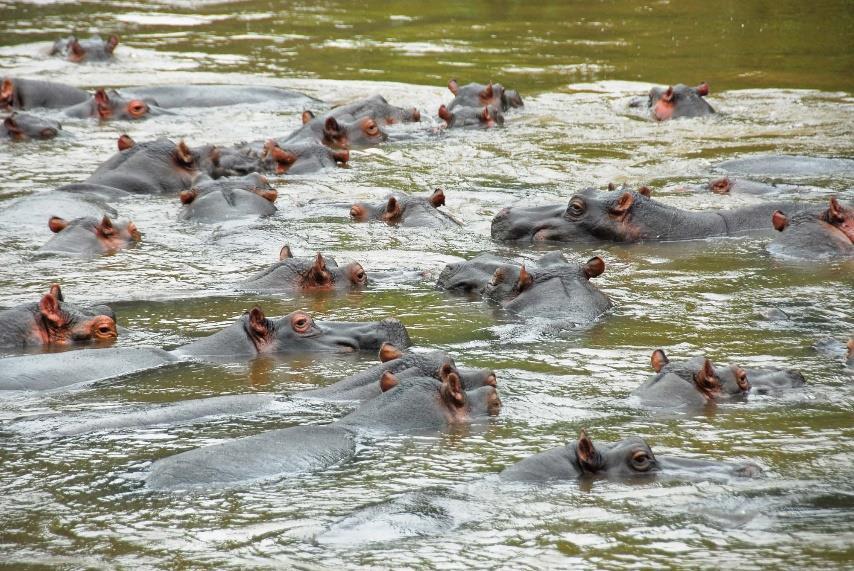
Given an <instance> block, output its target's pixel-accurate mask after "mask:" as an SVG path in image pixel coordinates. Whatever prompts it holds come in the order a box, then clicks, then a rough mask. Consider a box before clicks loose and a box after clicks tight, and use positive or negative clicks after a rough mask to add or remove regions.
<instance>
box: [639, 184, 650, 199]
mask: <svg viewBox="0 0 854 571" xmlns="http://www.w3.org/2000/svg"><path fill="white" fill-rule="evenodd" d="M638 194H640V195H641V196H645V197H647V198H649V197H650V196H652V189H651V188H649V187H648V186H642V187H640V188H639V189H638Z"/></svg>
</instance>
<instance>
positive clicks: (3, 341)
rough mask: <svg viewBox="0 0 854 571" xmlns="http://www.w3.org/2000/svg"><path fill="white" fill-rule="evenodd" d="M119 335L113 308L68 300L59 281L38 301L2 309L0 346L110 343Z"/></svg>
mask: <svg viewBox="0 0 854 571" xmlns="http://www.w3.org/2000/svg"><path fill="white" fill-rule="evenodd" d="M117 335H118V331H117V328H116V316H115V313H113V311H112V309H110V308H109V307H107V306H93V307H86V306H80V305H74V304H71V303H66V302H65V301H64V298H63V295H62V290H60V288H59V285H58V284H54V285H53V286H52V287H51V290H50V293H47V294H45V295H44V296H43V297H42V298H41V300H40V301H39V302H37V303H26V304H23V305H19V306H17V307H13V308H10V309H6V310H3V311H0V348H16V349H23V348H31V347H45V348H47V347H57V346H59V347H61V346H70V345H78V344H83V343H111V342H113V341H115V339H116V337H117Z"/></svg>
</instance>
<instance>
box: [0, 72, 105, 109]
mask: <svg viewBox="0 0 854 571" xmlns="http://www.w3.org/2000/svg"><path fill="white" fill-rule="evenodd" d="M89 97H90V96H89V94H88V93H86V92H85V91H83V90H82V89H78V88H76V87H72V86H70V85H65V84H64V83H56V82H53V81H42V80H40V79H21V78H17V77H4V78H3V80H2V83H0V109H2V110H4V111H5V110H11V109H36V108H46V109H60V108H65V107H71V106H72V105H77V104H78V103H83V102H84V101H86V100H88V99H89Z"/></svg>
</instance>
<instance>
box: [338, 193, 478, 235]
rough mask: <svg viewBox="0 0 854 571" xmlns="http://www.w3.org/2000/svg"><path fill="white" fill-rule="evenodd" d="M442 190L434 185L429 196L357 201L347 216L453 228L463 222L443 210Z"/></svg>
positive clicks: (395, 196) (394, 195)
mask: <svg viewBox="0 0 854 571" xmlns="http://www.w3.org/2000/svg"><path fill="white" fill-rule="evenodd" d="M444 205H445V191H444V190H442V189H441V188H437V189H436V190H435V191H433V193H432V194H431V195H430V196H428V197H420V196H409V195H405V194H392V195H391V196H389V197H388V198H387V199H386V201H385V202H384V203H381V204H377V205H371V204H367V203H364V202H357V203H356V204H354V205H353V206H351V207H350V218H351V219H352V220H353V221H355V222H371V221H381V222H385V223H386V224H388V225H390V226H404V227H427V228H456V227H459V226H462V224H461V223H460V222H458V221H457V220H456V219H455V218H453V217H452V216H451V215H449V214H448V213H446V212H443V211H442V210H439V207H440V206H444Z"/></svg>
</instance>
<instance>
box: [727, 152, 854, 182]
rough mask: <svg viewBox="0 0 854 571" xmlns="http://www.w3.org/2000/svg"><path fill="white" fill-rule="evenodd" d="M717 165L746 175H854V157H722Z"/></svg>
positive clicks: (728, 170)
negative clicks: (726, 159) (722, 159)
mask: <svg viewBox="0 0 854 571" xmlns="http://www.w3.org/2000/svg"><path fill="white" fill-rule="evenodd" d="M716 167H717V168H718V169H721V170H724V171H727V172H732V173H738V174H743V175H746V176H767V177H827V176H845V177H852V176H854V160H852V159H843V158H825V157H805V156H799V155H760V156H756V157H747V158H743V159H733V160H729V161H724V162H722V163H718V164H717V165H716Z"/></svg>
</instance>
